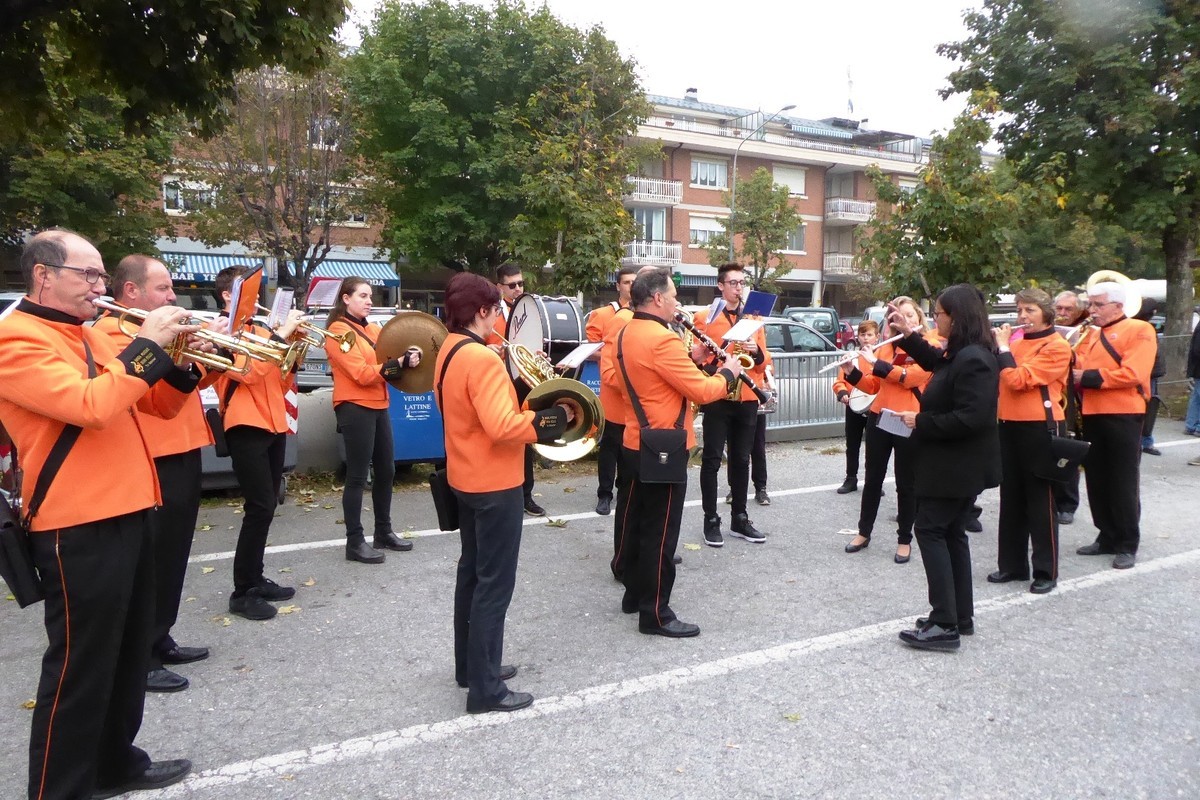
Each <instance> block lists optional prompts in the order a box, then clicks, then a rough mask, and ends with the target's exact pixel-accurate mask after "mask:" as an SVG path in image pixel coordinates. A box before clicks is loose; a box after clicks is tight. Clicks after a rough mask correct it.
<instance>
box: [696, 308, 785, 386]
mask: <svg viewBox="0 0 1200 800" xmlns="http://www.w3.org/2000/svg"><path fill="white" fill-rule="evenodd" d="M675 321H676V322H678V323H679V324H680V325H682V326H683V327H685V328H687V330H688V332H689V333H691V334H692V336H695V337H696V340H697V341H699V342H700V343H701V344H703V345H704V346H705V347H707V348H708V349H709V352H711V353H712V354H713V355H714V356H716V357H717V361H728V360H729V359H731V358H733V356H731V355H729V353H727V352H725V351H724V350H723V349H721V345H719V344H717V343H716V342H714V341H713V340H712V338H711V337H710V336H709V335H708V334H706V333H704V332H703V331H700V330H697V329H696V326H695V325H694V324H693V323H692V322H691V321H690V320H688V319H687V318H685V317H684V316H683V315H682V314H680V313H679V312H678V311H676V312H675ZM739 380H741V382H742V383H744V384H746V388H747V389H749V390H750V391H752V392H754V396H755V397H757V398H758V402H760V403H766V402H767V401H768V400H770V399H771V398H770V396H769V395H768V394H767V393H766V392H764V391H763V390H762V389H760V388H758V385H757V384H755V383H754V379H753V378H751V377H750V376H749V375H747V374H746V371H745V369H743V370H742V375H741V378H740V379H739Z"/></svg>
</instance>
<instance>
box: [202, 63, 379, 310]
mask: <svg viewBox="0 0 1200 800" xmlns="http://www.w3.org/2000/svg"><path fill="white" fill-rule="evenodd" d="M336 67H337V65H336V63H335V64H334V65H332V66H331V67H330V68H327V69H323V70H318V71H317V72H315V73H313V74H311V75H307V76H306V75H297V74H294V73H290V72H287V71H285V70H282V69H279V68H269V67H263V68H260V69H258V70H255V71H254V72H249V73H244V74H242V75H241V76H239V77H238V80H237V83H236V85H235V87H234V94H233V97H232V99H231V100H230V101H229V108H228V111H227V112H226V115H227V117H228V120H229V122H228V124H227V125H226V126H225V127H224V129H222V131H221V133H219V134H218V135H216V136H214V137H212V138H210V139H209V140H207V141H206V142H203V143H202V144H198V146H197V148H195V150H194V152H192V153H190V154H188V155H185V156H184V158H183V159H181V162H180V165H179V172H180V173H181V174H182V176H183V177H185V178H187V179H188V180H190V181H194V182H196V183H202V184H204V185H207V186H208V187H210V188H211V189H212V194H211V197H212V201H211V203H210V204H201V205H200V206H199V207H197V208H196V209H195V210H194V211H192V212H191V213H190V214H189V217H188V219H189V221H190V222H192V223H193V224H194V226H195V232H196V237H197V238H198V239H200V240H201V241H203V242H204V243H205V244H207V245H209V246H210V247H217V246H221V245H224V244H226V243H228V242H231V241H241V242H245V243H246V244H248V245H251V246H253V247H255V248H256V249H259V250H262V251H263V252H265V253H267V254H269V255H271V256H274V258H275V259H276V263H277V264H278V268H279V284H280V285H281V286H292V287H298V286H305V285H307V284H308V281H309V279H310V278H311V277H312V275H313V273H314V272H315V271H316V269H317V267H318V266H319V265H320V264H321V262H322V261H324V260H325V258H326V257H327V256H328V255H329V253H330V251H331V250H332V248H333V245H334V242H333V239H332V237H331V233H332V231H333V229H334V227H335V226H337V225H338V224H339V223H341V222H344V221H345V220H347V219H348V218H350V217H351V216H352V215H356V214H358V215H365V214H366V213H367V212H368V201H367V199H366V196H365V195H366V192H364V188H363V186H362V185H361V183H362V179H361V178H360V176H359V170H358V167H359V164H358V162H357V160H356V159H355V157H354V155H353V144H354V141H353V139H354V137H353V126H352V125H351V124H350V122H349V119H350V114H349V109H348V108H347V107H346V106H345V101H346V98H345V92H344V91H343V89H342V83H341V80H340V78H339V77H338V74H337V68H336Z"/></svg>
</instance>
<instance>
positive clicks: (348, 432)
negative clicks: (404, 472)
mask: <svg viewBox="0 0 1200 800" xmlns="http://www.w3.org/2000/svg"><path fill="white" fill-rule="evenodd" d="M333 413H334V415H336V416H337V427H338V433H340V434H341V435H342V441H343V442H344V443H345V445H346V487H345V488H344V489H343V490H342V518H343V519H345V520H346V538H347V539H361V538H363V524H362V499H363V491H364V490H365V489H366V487H367V476H368V475H369V474H370V470H371V467H374V468H375V480H374V482H373V483H372V484H371V506H372V508H374V510H375V535H376V536H381V535H383V534H385V533H391V531H392V482H393V481H394V480H395V478H396V460H395V459H396V451H395V449H394V448H393V447H392V421H391V419H390V418H389V417H388V410H387V409H386V408H365V407H364V406H360V405H358V404H356V403H338V404H337V405H336V406H334V409H333Z"/></svg>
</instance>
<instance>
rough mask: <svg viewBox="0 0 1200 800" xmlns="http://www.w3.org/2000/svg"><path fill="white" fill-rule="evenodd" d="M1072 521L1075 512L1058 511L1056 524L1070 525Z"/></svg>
mask: <svg viewBox="0 0 1200 800" xmlns="http://www.w3.org/2000/svg"><path fill="white" fill-rule="evenodd" d="M1074 521H1075V512H1074V511H1060V512H1058V524H1059V525H1070V524H1071V523H1072V522H1074Z"/></svg>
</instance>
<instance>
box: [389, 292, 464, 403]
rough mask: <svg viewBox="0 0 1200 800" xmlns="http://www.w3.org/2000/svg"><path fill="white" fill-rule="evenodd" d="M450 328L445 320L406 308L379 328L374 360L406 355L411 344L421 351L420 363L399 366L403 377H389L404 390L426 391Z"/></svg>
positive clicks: (417, 392)
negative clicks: (410, 365)
mask: <svg viewBox="0 0 1200 800" xmlns="http://www.w3.org/2000/svg"><path fill="white" fill-rule="evenodd" d="M448 335H449V332H448V331H447V330H446V326H445V325H443V324H442V321H441V320H440V319H438V318H437V317H434V316H431V315H429V314H426V313H424V312H421V311H405V312H402V313H400V314H397V315H396V316H394V317H392V318H391V319H389V320H388V321H387V324H386V325H384V326H383V330H382V331H380V332H379V341H377V342H376V343H375V360H376V361H378V362H379V363H380V364H382V363H383V362H385V361H387V360H389V359H392V358H403V357H404V354H405V353H407V352H408V351H409V350H411V349H412V348H416V349H417V350H419V351H420V352H421V363H420V364H418V365H417V366H415V367H410V368H408V369H402V370H400V377H399V378H396V379H395V380H392V381H388V383H389V384H391V385H392V386H394V387H395V388H396V389H399V390H400V391H402V392H404V393H405V394H426V393H427V392H430V391H432V390H433V372H434V368H435V367H436V366H437V356H438V351H439V350H441V348H442V342H444V341H446V336H448Z"/></svg>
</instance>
